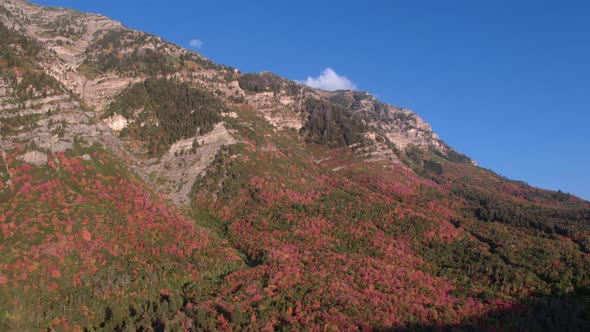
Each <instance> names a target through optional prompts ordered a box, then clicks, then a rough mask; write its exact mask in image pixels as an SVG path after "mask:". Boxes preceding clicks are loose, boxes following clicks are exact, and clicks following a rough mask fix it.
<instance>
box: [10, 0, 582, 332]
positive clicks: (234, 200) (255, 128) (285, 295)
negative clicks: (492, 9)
mask: <svg viewBox="0 0 590 332" xmlns="http://www.w3.org/2000/svg"><path fill="white" fill-rule="evenodd" d="M0 46H1V47H0V70H1V71H0V130H1V131H0V135H1V136H0V152H1V157H2V158H1V159H0V239H1V241H0V257H2V258H0V329H3V328H4V327H6V328H9V329H14V330H28V329H37V330H38V329H46V328H48V329H57V330H63V329H65V330H84V329H88V330H121V331H122V330H129V331H132V330H136V329H137V330H144V331H146V330H157V331H163V330H166V329H167V330H180V329H182V328H184V329H186V330H232V329H233V330H243V329H249V330H261V329H265V330H274V329H277V330H280V329H288V330H291V329H294V330H299V329H309V330H371V329H375V330H380V329H381V330H382V329H407V328H432V327H454V328H465V329H470V328H489V329H493V328H503V329H506V328H508V329H512V328H517V329H519V328H520V329H522V328H528V329H532V330H535V329H541V330H543V329H555V328H558V327H559V328H561V327H563V326H564V324H567V325H568V326H567V328H570V329H572V330H576V329H584V328H587V327H588V316H587V311H588V308H589V307H588V296H587V293H584V292H585V291H586V290H587V289H588V287H590V279H589V277H588V276H589V275H590V274H589V273H588V272H590V256H589V255H590V203H588V202H586V201H583V200H580V199H578V198H576V197H573V196H571V195H568V194H564V193H561V192H550V191H545V190H541V189H537V188H533V187H530V186H528V185H526V184H525V183H521V182H515V181H510V180H508V179H505V178H503V177H501V176H498V175H496V174H494V173H492V172H489V171H487V170H484V169H481V168H478V167H477V166H476V165H475V162H474V161H472V160H471V159H469V158H468V157H466V156H464V155H462V154H461V153H459V152H457V151H455V150H454V149H453V148H452V147H450V146H448V145H446V144H445V143H444V142H443V141H442V140H440V139H439V137H438V136H437V135H436V134H435V133H434V132H433V131H432V128H431V127H430V126H429V125H428V124H427V123H425V122H424V121H422V119H421V118H420V117H419V116H418V115H416V114H415V113H413V112H411V111H409V110H406V109H403V108H399V107H395V106H392V105H387V104H384V103H381V102H379V101H378V100H376V99H375V98H374V97H373V96H371V95H370V94H367V93H363V92H354V91H335V92H327V91H321V90H316V89H312V88H309V87H306V86H303V85H301V84H299V83H296V82H293V81H289V80H287V79H284V78H281V77H279V76H276V75H274V74H272V73H260V74H244V73H241V72H239V70H236V69H234V68H231V67H226V66H221V65H218V64H215V63H213V62H211V61H210V60H208V59H205V58H203V57H202V56H201V55H199V54H197V53H195V52H191V51H188V50H185V49H182V48H181V47H179V46H177V45H174V44H171V43H169V42H166V41H164V40H162V39H161V38H159V37H157V36H153V35H149V34H146V33H143V32H140V31H134V30H131V29H127V28H125V27H124V26H123V25H121V24H120V23H118V22H114V21H112V20H110V19H108V18H106V17H104V16H100V15H93V14H86V13H80V12H75V11H71V10H67V9H60V8H48V7H42V6H37V5H34V4H30V3H28V2H26V1H21V0H1V1H0ZM556 307H562V308H563V309H556ZM585 315H586V316H585ZM547 317H550V318H547Z"/></svg>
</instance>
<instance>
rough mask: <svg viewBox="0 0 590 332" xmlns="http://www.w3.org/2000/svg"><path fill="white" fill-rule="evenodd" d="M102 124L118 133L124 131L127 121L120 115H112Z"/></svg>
mask: <svg viewBox="0 0 590 332" xmlns="http://www.w3.org/2000/svg"><path fill="white" fill-rule="evenodd" d="M104 122H105V123H106V124H107V126H109V128H111V129H112V130H113V131H116V132H119V131H121V130H123V129H125V128H126V127H127V125H128V121H127V119H125V117H123V116H122V115H121V114H114V115H112V116H110V117H108V118H106V119H105V120H104Z"/></svg>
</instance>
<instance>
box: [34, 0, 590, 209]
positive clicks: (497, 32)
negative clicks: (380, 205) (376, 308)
mask: <svg viewBox="0 0 590 332" xmlns="http://www.w3.org/2000/svg"><path fill="white" fill-rule="evenodd" d="M34 2H36V3H39V4H45V5H56V6H63V7H69V8H75V9H79V10H83V11H90V12H95V13H100V14H104V15H107V16H109V17H111V18H114V19H116V20H118V21H121V22H123V24H125V25H126V26H128V27H131V28H135V29H140V30H144V31H147V32H150V33H153V34H157V35H160V36H162V37H163V38H165V39H167V40H170V41H172V42H175V43H177V44H180V45H182V46H185V47H189V41H190V40H192V39H198V40H201V41H202V42H203V45H202V46H201V47H200V49H198V51H199V52H200V53H201V54H203V55H205V56H207V57H208V58H210V59H212V60H213V61H215V62H218V63H222V64H226V65H231V66H234V67H237V68H239V69H240V70H241V71H243V72H258V71H264V70H268V71H272V72H275V73H277V74H279V75H282V76H285V77H287V78H290V79H298V80H303V79H305V78H307V77H308V76H317V75H319V73H320V72H321V71H322V70H324V69H325V68H328V67H331V68H333V69H334V70H335V71H336V72H338V74H340V75H343V76H346V77H347V78H349V79H350V80H352V81H353V82H354V83H355V84H356V85H357V86H358V88H359V90H364V91H369V92H371V93H373V94H375V95H377V96H378V97H379V98H380V99H381V100H383V101H385V102H388V103H391V104H394V105H398V106H402V107H406V108H410V109H412V110H414V111H415V112H417V113H418V114H419V115H420V116H422V117H423V118H424V119H425V120H426V121H427V122H429V123H430V124H431V125H432V126H433V128H434V130H435V131H436V132H437V133H439V135H440V136H441V138H442V139H443V140H445V141H446V142H447V143H449V144H450V145H451V146H453V147H455V148H456V149H458V150H459V151H461V152H463V153H465V154H467V155H469V156H470V157H472V158H474V159H475V160H477V161H478V162H479V164H480V165H481V166H483V167H486V168H490V169H492V170H494V171H496V172H498V173H500V174H502V175H505V176H507V177H509V178H513V179H518V180H524V181H526V182H528V183H529V184H532V185H535V186H540V187H543V188H548V189H554V190H557V189H561V190H563V191H566V192H571V193H573V194H576V195H578V196H581V197H583V198H586V199H590V171H589V168H590V148H589V146H588V143H590V128H589V124H590V1H567V0H563V1H562V0H555V1H542V0H530V1H524V0H523V1H520V0H511V1H504V0H493V1H492V0H488V1H483V0H482V1H473V0H463V1H460V0H448V1H438V0H432V1H421V0H416V1H401V0H400V1H397V0H392V1H385V0H383V1H370V0H365V1H363V2H360V1H354V2H353V1H318V0H314V1H310V0H298V1H276V0H274V1H268V0H263V1H224V0H219V1H178V0H168V1H151V0H147V1H146V0H125V1H105V0H100V1H99V0H84V1H80V0H75V1H74V0H35V1H34Z"/></svg>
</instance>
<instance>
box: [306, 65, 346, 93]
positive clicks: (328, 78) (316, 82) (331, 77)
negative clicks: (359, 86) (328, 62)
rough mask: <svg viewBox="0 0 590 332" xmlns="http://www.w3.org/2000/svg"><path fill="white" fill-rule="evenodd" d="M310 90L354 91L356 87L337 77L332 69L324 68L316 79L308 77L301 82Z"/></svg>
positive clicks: (344, 78) (341, 77) (343, 78)
mask: <svg viewBox="0 0 590 332" xmlns="http://www.w3.org/2000/svg"><path fill="white" fill-rule="evenodd" d="M301 83H303V84H305V85H307V86H310V87H312V88H318V89H322V90H327V91H335V90H356V85H355V84H354V83H352V81H351V80H349V79H348V78H346V77H344V76H340V75H338V73H336V72H335V71H334V69H332V68H326V69H324V71H322V72H321V73H320V76H318V77H308V78H307V80H305V81H303V82H301Z"/></svg>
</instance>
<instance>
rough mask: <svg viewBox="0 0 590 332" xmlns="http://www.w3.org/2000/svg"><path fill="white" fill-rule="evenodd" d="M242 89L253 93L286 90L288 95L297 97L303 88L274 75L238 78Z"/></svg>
mask: <svg viewBox="0 0 590 332" xmlns="http://www.w3.org/2000/svg"><path fill="white" fill-rule="evenodd" d="M238 83H239V84H240V88H242V89H243V90H246V91H251V92H256V93H258V92H274V93H279V92H281V91H282V90H284V91H285V92H286V93H287V94H288V95H295V94H297V93H298V92H299V90H301V87H300V86H299V85H298V84H297V83H295V82H292V81H289V80H286V79H284V78H282V77H280V76H277V75H275V74H272V73H260V74H254V73H252V74H242V75H240V77H239V78H238Z"/></svg>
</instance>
